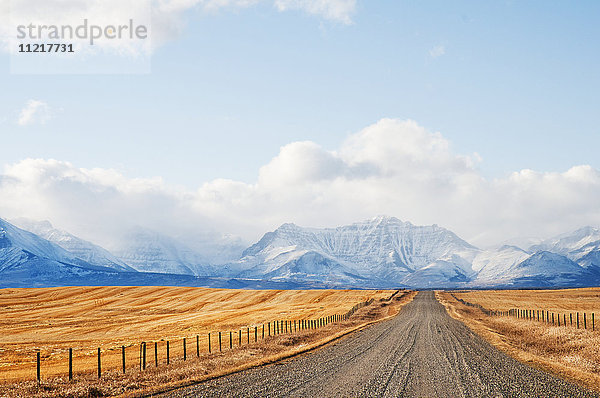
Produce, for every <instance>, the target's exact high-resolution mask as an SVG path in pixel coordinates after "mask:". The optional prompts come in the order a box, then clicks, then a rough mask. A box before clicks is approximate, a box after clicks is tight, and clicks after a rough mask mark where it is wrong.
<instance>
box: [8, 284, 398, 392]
mask: <svg viewBox="0 0 600 398" xmlns="http://www.w3.org/2000/svg"><path fill="white" fill-rule="evenodd" d="M392 293H393V291H352V290H349V291H335V290H312V291H307V290H305V291H244V290H218V289H198V288H160V287H158V288H157V287H151V288H146V287H135V288H132V287H129V288H112V287H104V288H60V289H6V290H0V325H1V327H2V328H3V331H7V333H3V334H2V335H1V336H0V350H1V352H0V375H1V376H2V378H3V379H4V382H3V384H1V385H0V396H3V394H9V395H11V396H13V395H14V396H29V395H40V396H90V395H92V396H93V395H96V396H101V395H118V394H125V393H127V392H128V391H132V392H136V391H137V392H139V391H150V390H153V389H154V388H156V386H164V385H167V384H175V385H179V384H182V383H183V384H185V383H189V382H190V381H196V380H199V379H202V378H206V377H212V376H214V375H216V374H220V373H223V372H228V371H231V370H232V369H234V368H239V367H244V366H249V365H252V364H254V365H256V364H258V363H262V362H265V361H267V362H268V361H272V360H274V359H277V358H278V357H281V356H285V355H290V354H294V353H297V352H301V351H303V350H306V349H308V348H310V346H311V345H314V344H319V343H321V342H322V341H323V339H331V338H333V337H335V336H336V335H339V334H344V333H347V332H348V330H352V329H353V328H356V327H357V326H358V325H360V324H363V323H365V322H366V321H368V320H371V319H379V318H382V317H384V316H389V315H393V314H394V313H395V312H397V311H398V308H399V306H400V305H401V304H402V303H404V302H405V301H406V300H407V298H408V297H407V296H403V297H402V299H401V300H392V301H391V302H387V301H380V300H385V299H386V298H388V297H389V296H390V295H391V294H392ZM368 299H375V303H373V304H371V305H370V306H368V307H365V308H363V309H360V310H359V311H357V313H356V314H355V315H354V316H353V317H352V318H351V319H350V320H348V321H345V322H338V323H336V324H330V325H328V326H326V327H324V328H321V329H318V330H311V331H303V332H298V333H295V334H289V333H288V334H281V335H278V336H275V337H271V338H267V339H265V340H264V341H263V340H261V338H262V324H263V323H267V322H273V321H275V320H299V319H317V318H320V317H324V316H328V315H332V314H341V313H345V312H346V311H348V310H349V309H350V308H351V307H352V306H353V305H354V304H357V303H358V302H361V301H365V300H368ZM390 304H393V305H390ZM254 326H256V327H257V331H258V333H257V334H258V342H256V343H254V333H253V330H252V332H251V336H250V344H248V342H247V341H248V340H247V338H248V336H247V331H248V329H247V327H252V328H253V327H254ZM219 330H220V331H223V332H227V333H224V334H223V352H221V353H219V352H218V340H217V339H216V333H215V332H218V331H219ZM240 330H242V333H243V334H242V337H243V339H242V346H241V347H240V346H239V335H238V333H239V331H240ZM228 331H232V332H234V333H232V334H233V337H234V339H233V347H234V349H233V350H229V333H228ZM209 332H212V336H213V337H212V349H213V354H210V355H209V354H208V352H207V351H208V339H207V336H208V333H209ZM265 334H266V335H267V334H268V333H267V332H266V333H265ZM196 335H198V336H200V347H199V348H200V356H199V357H197V354H196V337H195V336H196ZM183 337H187V355H188V361H186V362H184V361H183V358H182V357H183V346H182V339H183ZM167 340H169V341H170V354H171V364H170V365H169V366H166V363H165V361H166V358H165V346H166V341H167ZM142 341H146V342H148V351H147V363H148V368H147V369H146V370H145V371H143V372H140V371H139V361H140V360H139V353H140V352H139V345H140V342H142ZM154 342H157V343H158V354H159V355H158V357H159V361H158V362H159V366H158V367H157V368H156V367H155V363H154ZM122 345H125V346H126V347H127V349H126V352H127V364H128V368H127V373H126V375H122V374H121V372H120V366H121V365H120V364H121V361H120V353H121V351H120V347H121V346H122ZM69 347H73V348H74V355H75V359H74V370H75V380H74V381H73V382H69V381H68V379H67V363H68V362H67V357H68V348H69ZM96 347H102V362H103V364H102V365H103V373H102V379H101V380H100V381H98V380H97V379H96V377H97V376H95V369H96ZM38 349H39V350H41V351H42V357H43V360H42V384H41V385H40V386H38V385H37V383H36V382H35V351H36V350H38ZM215 351H217V352H215Z"/></svg>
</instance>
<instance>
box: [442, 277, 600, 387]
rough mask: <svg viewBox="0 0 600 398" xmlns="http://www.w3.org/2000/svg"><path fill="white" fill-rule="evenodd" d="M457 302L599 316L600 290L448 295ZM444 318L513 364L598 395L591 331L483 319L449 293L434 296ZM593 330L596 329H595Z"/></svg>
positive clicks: (599, 354)
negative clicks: (443, 308)
mask: <svg viewBox="0 0 600 398" xmlns="http://www.w3.org/2000/svg"><path fill="white" fill-rule="evenodd" d="M453 294H454V295H455V296H456V297H457V298H459V299H463V300H465V301H468V302H471V303H474V304H480V305H482V306H483V307H485V308H487V309H491V310H498V311H506V310H508V309H511V308H521V309H534V310H537V309H544V310H548V311H550V312H555V313H560V314H561V317H562V314H565V313H566V314H567V320H568V319H569V317H568V314H569V313H576V312H577V311H579V312H580V313H581V312H584V311H585V312H587V313H588V316H589V314H590V313H591V312H594V311H596V314H598V313H600V303H599V302H598V298H597V297H598V295H599V294H600V289H598V288H593V289H568V290H543V291H541V290H540V291H534V290H512V291H465V292H454V293H453ZM437 296H438V299H439V300H440V302H442V304H444V305H445V306H446V309H447V310H448V312H449V314H450V315H451V316H452V317H454V318H456V319H459V320H461V321H463V322H464V323H465V324H466V325H467V326H469V327H470V328H471V329H472V330H473V331H474V332H476V333H478V334H479V335H481V336H482V337H483V338H485V339H486V340H487V341H488V342H490V343H491V344H493V345H494V346H496V347H498V348H499V349H501V350H503V351H504V352H506V353H507V354H509V355H511V356H512V357H514V358H515V359H517V360H520V361H522V362H526V363H529V364H530V365H533V366H536V367H539V368H541V369H543V370H546V371H549V372H552V373H555V374H557V375H559V376H562V377H565V378H567V379H569V380H571V381H573V382H576V383H579V384H582V385H584V386H586V387H588V388H591V389H594V390H596V391H600V332H599V331H598V329H596V331H594V332H592V330H591V327H590V326H589V325H588V329H587V330H584V329H583V324H581V329H577V328H576V327H571V326H567V327H565V326H564V325H563V324H562V322H561V325H562V326H560V327H559V326H552V325H548V324H546V323H543V322H538V321H529V320H524V319H516V318H514V317H506V316H500V317H495V316H486V315H485V314H483V313H482V312H481V311H480V310H478V309H476V308H473V307H469V306H466V305H464V304H462V303H460V302H459V301H457V300H455V299H454V298H453V297H452V296H451V294H450V292H438V293H437ZM596 326H598V325H596Z"/></svg>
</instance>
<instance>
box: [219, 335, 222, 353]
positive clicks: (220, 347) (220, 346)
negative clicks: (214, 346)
mask: <svg viewBox="0 0 600 398" xmlns="http://www.w3.org/2000/svg"><path fill="white" fill-rule="evenodd" d="M221 351H223V346H222V345H221V332H219V352H221Z"/></svg>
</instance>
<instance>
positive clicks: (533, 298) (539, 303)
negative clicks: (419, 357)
mask: <svg viewBox="0 0 600 398" xmlns="http://www.w3.org/2000/svg"><path fill="white" fill-rule="evenodd" d="M454 295H455V296H456V297H458V298H461V299H463V300H465V301H468V302H471V303H474V304H480V305H482V306H483V307H485V308H487V309H491V310H497V311H508V310H509V309H511V308H520V309H535V310H541V309H544V310H547V311H550V312H556V313H560V314H564V313H572V312H587V313H588V314H589V313H592V312H595V313H596V314H598V315H600V288H585V289H564V290H486V291H465V292H457V293H454Z"/></svg>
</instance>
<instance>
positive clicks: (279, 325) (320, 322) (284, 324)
mask: <svg viewBox="0 0 600 398" xmlns="http://www.w3.org/2000/svg"><path fill="white" fill-rule="evenodd" d="M400 291H402V290H397V291H396V292H394V293H393V294H392V295H391V296H390V297H389V298H388V299H382V300H381V301H390V300H391V299H392V298H394V297H395V296H396V295H397V294H398V293H399V292H400ZM373 301H374V299H372V298H371V299H369V300H367V301H363V302H360V303H358V304H356V305H354V306H353V307H352V308H351V309H350V310H348V311H347V312H345V313H340V314H333V315H328V316H324V317H320V318H316V319H295V320H274V321H270V322H265V323H262V324H261V325H253V326H246V327H245V328H246V330H245V332H246V334H247V336H246V339H245V340H246V345H249V344H251V339H250V332H251V328H252V327H253V328H254V343H256V342H258V340H259V333H258V329H259V326H262V339H261V340H265V337H266V338H267V339H268V338H269V337H274V336H277V335H280V334H292V333H298V332H306V331H311V330H316V329H319V328H322V327H325V326H327V325H329V324H332V323H336V322H342V321H346V320H348V319H349V318H350V317H351V316H352V315H354V313H356V311H358V310H359V309H361V308H364V307H366V306H368V305H370V304H372V303H373ZM265 325H266V330H267V336H265ZM243 332H244V328H241V329H240V330H239V331H235V332H234V331H231V330H230V331H228V333H229V349H230V350H231V349H233V348H234V344H233V336H234V333H236V334H238V336H237V337H238V344H237V348H239V347H242V346H243V339H242V333H243ZM211 333H212V332H209V333H208V353H209V354H212V353H213V350H212V337H214V333H212V334H211ZM225 333H226V334H227V332H225ZM195 339H196V356H197V357H200V335H198V334H197V335H196V336H195ZM222 340H223V339H222V331H219V332H218V344H219V352H222V351H223V341H222ZM161 341H165V343H166V344H165V358H166V364H167V365H169V364H170V363H171V355H170V342H171V341H170V340H161ZM187 344H188V343H187V338H186V337H183V338H182V347H183V360H184V361H186V360H187V356H188V355H187ZM132 346H135V344H134V345H130V346H129V347H132ZM146 348H147V342H141V343H140V346H139V353H138V355H139V361H140V370H142V371H143V370H145V369H146V367H147V362H146V352H147V350H146ZM120 351H121V369H120V370H121V371H122V373H123V374H125V373H126V371H127V366H126V365H127V363H126V358H127V356H126V346H125V345H122V346H121V347H120ZM68 361H69V362H68V375H69V380H73V348H69V359H68ZM41 362H42V361H41V351H37V352H36V376H37V381H38V383H40V382H41V379H42V377H41V376H42V375H41ZM154 364H155V367H158V366H159V347H158V341H155V342H154ZM97 376H98V378H99V379H100V378H102V351H101V347H98V348H97Z"/></svg>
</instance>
